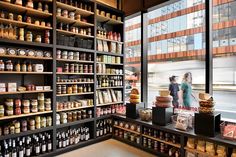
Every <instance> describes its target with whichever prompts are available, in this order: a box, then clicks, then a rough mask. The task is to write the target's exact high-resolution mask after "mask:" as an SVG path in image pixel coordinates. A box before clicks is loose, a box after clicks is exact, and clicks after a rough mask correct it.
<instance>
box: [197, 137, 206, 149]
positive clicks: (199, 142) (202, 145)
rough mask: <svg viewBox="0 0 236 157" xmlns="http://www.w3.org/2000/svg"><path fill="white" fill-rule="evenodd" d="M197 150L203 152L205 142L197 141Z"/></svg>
mask: <svg viewBox="0 0 236 157" xmlns="http://www.w3.org/2000/svg"><path fill="white" fill-rule="evenodd" d="M197 150H198V151H201V152H205V150H206V141H203V140H198V141H197Z"/></svg>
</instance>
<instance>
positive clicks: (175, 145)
mask: <svg viewBox="0 0 236 157" xmlns="http://www.w3.org/2000/svg"><path fill="white" fill-rule="evenodd" d="M142 136H143V137H147V138H149V139H153V140H155V141H159V142H162V143H165V144H167V145H171V146H174V147H176V148H181V145H180V144H175V143H172V142H167V141H165V140H161V139H159V138H155V137H152V136H148V135H145V134H142Z"/></svg>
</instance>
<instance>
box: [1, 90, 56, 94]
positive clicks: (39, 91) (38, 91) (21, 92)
mask: <svg viewBox="0 0 236 157" xmlns="http://www.w3.org/2000/svg"><path fill="white" fill-rule="evenodd" d="M49 92H52V90H35V91H15V92H0V95H13V94H33V93H49Z"/></svg>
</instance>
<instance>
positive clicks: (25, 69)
mask: <svg viewBox="0 0 236 157" xmlns="http://www.w3.org/2000/svg"><path fill="white" fill-rule="evenodd" d="M21 71H23V72H26V71H27V67H26V63H25V62H24V63H23V64H22V66H21Z"/></svg>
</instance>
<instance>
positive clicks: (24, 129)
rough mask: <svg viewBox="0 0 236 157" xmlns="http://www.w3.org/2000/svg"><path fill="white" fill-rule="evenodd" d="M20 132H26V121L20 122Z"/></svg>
mask: <svg viewBox="0 0 236 157" xmlns="http://www.w3.org/2000/svg"><path fill="white" fill-rule="evenodd" d="M21 131H22V132H25V131H27V121H26V120H22V121H21Z"/></svg>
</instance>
